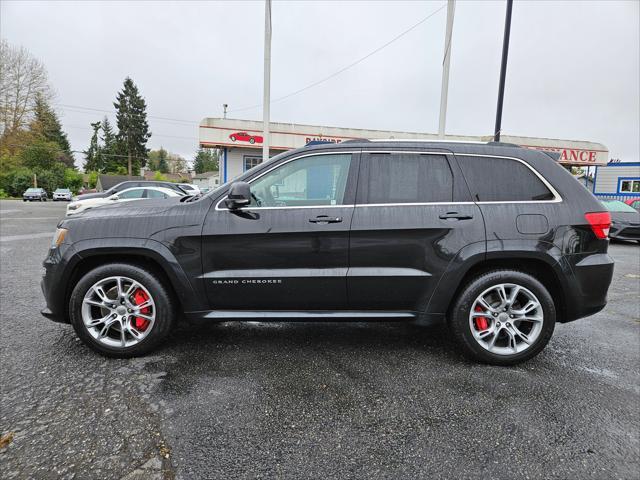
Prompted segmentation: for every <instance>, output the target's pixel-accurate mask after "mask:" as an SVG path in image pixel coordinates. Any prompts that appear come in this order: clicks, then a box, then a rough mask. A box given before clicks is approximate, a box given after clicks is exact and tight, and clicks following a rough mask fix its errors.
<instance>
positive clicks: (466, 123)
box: [0, 0, 640, 161]
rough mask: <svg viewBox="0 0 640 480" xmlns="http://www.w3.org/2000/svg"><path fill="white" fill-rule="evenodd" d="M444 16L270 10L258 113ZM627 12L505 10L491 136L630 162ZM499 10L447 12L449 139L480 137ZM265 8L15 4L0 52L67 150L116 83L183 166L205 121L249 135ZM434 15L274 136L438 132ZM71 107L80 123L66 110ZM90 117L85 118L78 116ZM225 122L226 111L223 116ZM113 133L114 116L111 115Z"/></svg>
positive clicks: (316, 95)
mask: <svg viewBox="0 0 640 480" xmlns="http://www.w3.org/2000/svg"><path fill="white" fill-rule="evenodd" d="M443 5H445V2H444V1H421V2H418V1H414V2H392V1H388V2H387V1H378V2H364V1H362V2H337V1H335V2H331V1H317V2H311V1H304V2H303V1H300V2H284V1H283V2H280V1H274V5H273V43H272V57H273V63H272V97H273V98H277V97H280V96H283V95H286V94H288V93H290V92H292V91H295V90H297V89H299V88H301V87H304V86H305V85H308V84H310V83H313V82H314V81H316V80H318V79H321V78H323V77H325V76H327V75H328V74H331V73H333V72H334V71H337V70H339V69H341V68H343V67H344V66H345V65H348V64H350V63H351V62H353V61H354V60H356V59H358V58H360V57H362V56H364V55H366V54H368V53H369V52H371V51H372V50H374V49H376V48H377V47H379V46H381V45H383V44H385V43H386V42H387V41H389V40H390V39H392V38H393V37H395V36H396V35H397V34H399V33H401V32H402V31H404V30H406V29H407V28H409V27H410V26H412V25H414V24H415V23H417V22H418V21H419V20H420V19H422V18H424V17H426V16H427V15H429V14H430V13H432V12H434V11H435V10H437V9H439V8H440V7H441V6H443ZM638 6H639V2H637V1H628V2H615V1H600V2H597V1H590V2H578V1H569V2H545V1H529V2H523V1H517V2H515V5H514V9H513V22H512V34H511V47H510V51H509V66H508V71H507V83H506V94H505V107H504V115H503V132H504V133H506V134H514V135H525V136H535V137H551V138H566V139H575V140H591V141H597V142H602V143H604V144H605V145H607V146H608V147H609V149H610V153H611V156H612V157H613V158H620V159H622V160H624V161H638V155H639V149H640V147H639V142H640V140H639V136H640V135H639V132H640V124H639V117H640V111H639V108H640V92H639V89H640V78H639V58H640V53H639V31H638V28H639V27H638V25H639V9H638ZM504 10H505V4H504V2H503V1H498V2H484V1H474V2H470V1H459V2H458V4H457V9H456V17H455V24H454V32H453V45H452V63H451V81H450V89H449V113H448V121H447V132H448V133H452V134H469V135H480V134H490V133H492V130H493V124H494V116H495V105H496V96H497V84H498V76H499V68H500V55H501V46H502V33H503V22H504ZM263 15H264V3H263V2H261V1H257V2H204V1H202V2H179V3H178V2H175V3H174V2H168V1H165V2H152V1H146V2H108V3H107V2H105V3H103V2H84V3H80V2H77V3H76V2H70V3H65V2H42V3H41V2H26V1H20V2H14V1H4V0H3V1H2V2H1V4H0V28H1V35H2V37H4V38H6V39H7V40H8V41H9V42H11V43H12V44H16V45H17V44H19V45H23V46H25V47H26V48H28V49H29V50H30V51H31V53H32V54H33V55H34V56H36V57H37V58H39V59H40V60H41V61H43V62H44V63H45V65H46V66H47V69H48V71H49V76H50V80H51V83H52V86H53V87H54V89H55V91H56V94H57V95H56V100H55V102H56V104H57V105H56V108H57V110H58V111H59V113H60V114H61V117H62V121H63V125H64V127H65V129H66V131H67V132H68V134H69V137H70V140H71V143H72V145H73V148H74V149H76V150H83V149H85V148H86V147H87V145H88V143H89V137H90V133H91V132H90V128H89V123H90V122H92V121H95V120H97V119H99V118H100V117H101V116H102V115H103V113H102V112H101V110H107V111H109V112H111V109H112V102H113V100H114V98H115V95H116V92H117V91H118V89H119V88H120V87H121V85H122V81H123V79H124V78H125V77H126V76H127V75H129V76H131V77H132V78H133V79H134V81H135V82H136V83H137V84H138V86H139V87H140V90H141V92H142V94H143V95H144V97H145V98H146V100H147V104H148V113H149V115H150V116H152V117H163V118H165V119H175V120H178V121H175V120H165V119H162V118H150V124H151V130H152V132H153V137H152V138H151V140H150V146H151V147H152V148H157V147H160V146H161V145H162V146H164V147H165V148H167V149H168V150H170V151H173V152H176V153H180V154H182V155H184V156H186V157H187V158H192V156H193V152H194V151H195V149H196V148H197V124H198V122H199V120H200V119H201V118H203V117H206V116H222V107H221V104H222V103H228V104H229V105H230V107H229V109H230V111H231V112H230V114H229V117H233V118H246V119H261V118H262V110H261V108H260V107H256V108H249V109H244V110H238V109H240V108H242V107H246V106H251V105H255V104H259V103H260V102H261V99H262V65H263V64H262V51H263V35H264V31H263V28H264V17H263ZM445 18H446V8H445V9H442V10H440V11H439V12H438V13H436V14H435V15H434V16H433V17H432V18H430V19H429V20H427V21H426V22H424V23H423V24H421V25H420V26H418V27H417V28H415V29H414V30H412V31H411V32H410V33H409V34H407V35H405V36H404V37H402V38H401V39H400V40H398V41H396V42H394V43H393V44H391V45H390V46H388V47H386V48H385V49H383V50H382V51H380V52H378V53H376V54H375V55H373V56H371V57H370V58H368V59H367V60H365V61H364V62H362V63H360V64H358V65H357V66H356V67H354V68H352V69H350V70H348V71H346V72H344V73H342V74H340V75H338V76H336V77H335V78H333V79H331V80H329V81H327V82H325V83H323V84H321V85H319V86H317V87H314V88H311V89H309V90H307V91H305V92H303V93H301V94H299V95H296V96H293V97H291V98H289V99H287V100H284V101H281V102H277V103H274V104H273V106H272V110H271V118H272V120H273V121H282V122H294V123H308V124H319V125H331V126H343V127H355V128H370V129H388V130H405V131H424V132H436V131H437V127H438V110H439V102H440V75H441V65H442V55H443V42H444V28H445ZM78 107H82V108H78ZM88 109H96V110H88ZM233 110H236V111H233ZM109 116H111V117H113V113H109Z"/></svg>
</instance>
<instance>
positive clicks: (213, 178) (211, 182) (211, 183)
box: [192, 172, 220, 190]
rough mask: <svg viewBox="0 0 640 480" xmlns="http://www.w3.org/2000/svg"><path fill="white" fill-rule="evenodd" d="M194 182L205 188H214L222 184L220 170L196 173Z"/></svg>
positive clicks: (201, 188)
mask: <svg viewBox="0 0 640 480" xmlns="http://www.w3.org/2000/svg"><path fill="white" fill-rule="evenodd" d="M192 183H193V184H194V185H196V186H198V187H199V188H200V190H203V189H205V188H208V189H209V190H213V189H214V188H217V187H218V186H219V185H220V172H204V173H197V174H194V175H193V177H192Z"/></svg>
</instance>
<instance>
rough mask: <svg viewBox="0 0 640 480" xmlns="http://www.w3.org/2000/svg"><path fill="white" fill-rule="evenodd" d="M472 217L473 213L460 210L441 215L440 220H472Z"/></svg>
mask: <svg viewBox="0 0 640 480" xmlns="http://www.w3.org/2000/svg"><path fill="white" fill-rule="evenodd" d="M472 218H473V215H469V214H468V213H458V212H447V213H445V214H443V215H440V220H471V219H472Z"/></svg>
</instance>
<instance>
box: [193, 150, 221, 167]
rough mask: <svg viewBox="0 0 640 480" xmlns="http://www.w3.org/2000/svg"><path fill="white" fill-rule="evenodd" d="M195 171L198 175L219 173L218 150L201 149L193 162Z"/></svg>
mask: <svg viewBox="0 0 640 480" xmlns="http://www.w3.org/2000/svg"><path fill="white" fill-rule="evenodd" d="M193 169H194V170H195V172H196V173H204V172H211V171H217V170H218V150H215V149H212V148H202V147H200V148H199V149H198V151H197V152H196V156H195V158H194V160H193Z"/></svg>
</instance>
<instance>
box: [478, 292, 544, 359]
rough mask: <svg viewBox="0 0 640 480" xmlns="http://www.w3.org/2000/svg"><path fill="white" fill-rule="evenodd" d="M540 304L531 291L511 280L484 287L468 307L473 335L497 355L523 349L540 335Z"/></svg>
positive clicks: (542, 314)
mask: <svg viewBox="0 0 640 480" xmlns="http://www.w3.org/2000/svg"><path fill="white" fill-rule="evenodd" d="M543 323H544V313H543V311H542V305H541V304H540V301H539V300H538V298H537V297H536V296H535V295H534V294H533V292H531V290H529V289H527V288H525V287H523V286H521V285H516V284H514V283H501V284H499V285H494V286H492V287H490V288H487V289H486V290H485V291H484V292H482V293H481V294H480V295H478V297H477V298H476V300H475V301H474V302H473V305H472V306H471V312H470V313H469V326H470V328H471V333H472V334H473V338H475V340H476V341H477V342H478V343H479V344H480V345H481V346H482V347H483V348H484V349H486V350H488V351H489V352H491V353H494V354H497V355H513V354H516V353H520V352H523V351H525V350H526V349H527V348H529V347H530V346H531V345H533V344H534V343H535V341H536V340H537V339H538V337H539V336H540V333H541V332H542V326H543Z"/></svg>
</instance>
